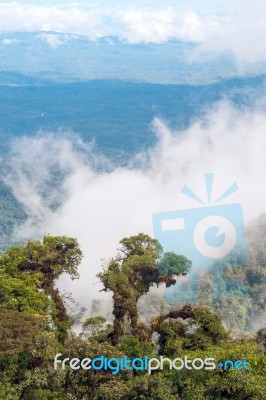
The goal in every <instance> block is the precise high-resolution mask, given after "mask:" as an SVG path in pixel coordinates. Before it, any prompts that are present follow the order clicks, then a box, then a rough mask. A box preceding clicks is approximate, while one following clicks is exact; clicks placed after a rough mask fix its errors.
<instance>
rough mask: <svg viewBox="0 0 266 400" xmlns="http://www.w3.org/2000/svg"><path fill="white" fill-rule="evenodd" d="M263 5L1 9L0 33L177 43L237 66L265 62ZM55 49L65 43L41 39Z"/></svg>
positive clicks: (258, 2)
mask: <svg viewBox="0 0 266 400" xmlns="http://www.w3.org/2000/svg"><path fill="white" fill-rule="evenodd" d="M265 12H266V3H265V1H263V0H256V1H253V2H252V3H251V2H250V1H243V0H241V1H239V0H233V1H230V2H229V1H227V0H220V1H217V2H215V4H214V5H213V6H211V5H210V2H200V3H199V2H196V1H190V2H186V3H184V4H182V2H181V3H178V4H176V2H173V1H168V2H166V3H165V2H164V3H163V2H160V1H157V2H153V3H152V5H151V2H146V3H145V2H144V3H143V4H139V3H138V2H136V3H135V5H134V6H132V4H130V3H129V2H124V3H123V4H120V3H115V4H113V3H112V2H110V1H109V2H108V1H105V2H104V3H103V4H102V5H101V6H99V5H95V4H94V5H93V4H90V5H86V4H84V3H83V2H80V3H79V2H75V3H72V2H66V3H65V4H63V5H62V3H58V2H55V3H53V4H49V3H42V2H38V3H37V2H36V4H35V3H34V2H33V3H32V2H31V3H27V2H25V3H23V2H20V3H18V2H7V3H6V2H5V3H3V2H2V3H0V26H1V32H7V33H8V32H32V31H44V32H61V33H66V34H68V33H70V34H75V35H83V36H86V37H88V38H89V39H91V40H97V39H98V38H101V37H105V36H118V37H119V38H120V39H121V40H123V41H126V42H128V43H131V44H138V43H143V42H145V43H163V42H166V41H167V40H171V39H176V40H181V41H185V42H194V43H197V44H198V48H197V51H196V52H195V53H194V57H202V55H204V59H206V54H208V55H212V56H213V55H216V54H221V53H228V52H229V53H230V54H233V55H234V56H235V57H236V60H237V61H238V62H239V63H240V66H241V63H243V62H244V63H247V64H249V63H254V62H265V61H266V42H265V40H263V38H264V37H265V36H266V25H265V18H264V16H265ZM46 41H47V43H48V44H49V45H50V46H52V47H54V48H56V47H58V46H60V45H62V44H64V43H65V41H64V40H60V39H59V38H57V37H56V36H51V33H50V35H49V36H46Z"/></svg>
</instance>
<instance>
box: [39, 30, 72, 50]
mask: <svg viewBox="0 0 266 400" xmlns="http://www.w3.org/2000/svg"><path fill="white" fill-rule="evenodd" d="M39 37H40V39H41V40H43V41H44V42H45V43H47V44H48V45H49V46H50V47H52V48H53V49H57V48H58V47H59V46H62V45H64V44H66V43H67V41H68V39H69V37H68V35H64V36H63V35H60V36H59V35H56V34H53V33H42V34H40V35H39Z"/></svg>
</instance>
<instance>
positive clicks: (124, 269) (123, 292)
mask: <svg viewBox="0 0 266 400" xmlns="http://www.w3.org/2000/svg"><path fill="white" fill-rule="evenodd" d="M120 244H121V247H120V250H119V253H118V255H117V257H116V258H115V259H111V260H110V261H109V262H108V264H107V267H106V268H105V269H104V270H103V272H101V273H99V274H98V277H99V278H100V279H101V281H102V283H103V285H104V289H103V290H105V291H107V290H111V291H112V292H113V300H114V310H113V314H114V317H115V320H114V330H113V332H112V333H111V335H110V337H111V341H112V343H113V345H116V344H117V343H118V340H119V338H120V337H121V336H122V335H123V333H124V332H123V322H124V321H125V318H126V317H127V318H128V319H129V320H130V323H131V328H132V333H133V334H136V335H141V336H142V337H143V338H148V337H149V331H148V330H147V329H145V326H144V325H143V324H142V323H141V322H139V315H138V308H137V303H138V300H139V298H140V297H141V296H143V295H144V294H146V293H148V291H149V289H150V287H151V286H152V285H153V284H156V285H157V286H158V285H159V283H161V282H164V283H165V284H166V286H171V285H174V284H175V283H176V280H175V279H174V275H180V274H186V273H187V272H188V271H189V269H190V266H191V262H190V261H188V260H187V259H186V258H185V257H184V258H182V259H181V258H180V256H178V255H175V254H174V253H171V254H169V253H166V254H163V249H162V246H161V245H160V243H159V242H158V241H157V240H155V239H152V238H151V237H150V236H148V235H145V234H144V233H139V234H138V235H137V236H131V237H129V238H124V239H122V240H121V241H120ZM160 265H162V267H160Z"/></svg>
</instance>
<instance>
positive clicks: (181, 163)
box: [1, 99, 266, 310]
mask: <svg viewBox="0 0 266 400" xmlns="http://www.w3.org/2000/svg"><path fill="white" fill-rule="evenodd" d="M152 124H153V130H154V134H155V135H157V144H156V145H155V146H154V147H152V148H149V149H147V150H146V151H144V152H141V153H139V154H136V155H134V156H132V158H131V159H129V160H128V162H127V165H126V166H120V165H117V164H116V163H115V161H111V160H108V159H106V158H105V157H104V155H103V154H100V153H99V152H96V150H95V146H94V145H93V143H90V144H86V143H84V142H83V141H82V140H81V139H80V138H79V137H78V136H72V137H71V138H70V137H69V135H67V134H66V135H63V134H61V136H59V135H56V134H54V133H51V132H40V133H39V134H38V135H37V136H35V137H23V138H20V139H16V140H14V141H13V142H12V144H11V148H10V156H9V160H8V163H7V164H8V165H7V167H6V168H5V169H4V170H2V173H1V175H2V179H3V180H4V181H5V183H6V184H7V185H8V186H9V187H10V188H11V189H12V192H13V194H14V196H15V197H16V198H17V199H18V200H19V201H20V202H21V203H22V204H23V206H24V208H25V210H26V212H27V215H28V219H27V221H26V222H25V224H23V225H21V226H19V227H18V228H17V229H16V230H15V232H14V237H15V238H19V239H25V240H26V239H33V238H38V239H41V238H42V237H43V235H47V234H51V235H67V236H71V237H75V238H77V239H78V241H79V243H80V246H81V249H82V250H83V252H84V260H83V262H82V264H81V266H80V279H79V280H78V281H71V280H70V279H69V278H68V277H67V276H64V277H62V278H60V280H59V282H58V286H59V288H60V289H61V290H66V291H68V292H71V293H72V295H73V297H74V299H75V300H76V301H78V302H79V303H80V305H82V306H84V307H86V308H87V309H88V310H90V304H91V300H92V299H98V298H104V296H106V294H104V293H103V292H101V293H99V290H100V289H102V286H101V283H100V282H99V280H98V279H97V278H96V274H97V273H98V272H99V271H100V270H101V266H102V264H103V260H108V259H109V258H111V257H113V256H115V254H116V251H117V248H118V247H119V241H120V240H121V239H122V238H124V237H126V236H131V235H135V234H137V233H139V232H145V233H147V234H149V235H151V236H153V226H152V215H153V213H157V212H161V211H171V210H179V209H185V208H195V207H200V205H199V204H198V203H197V202H195V201H194V200H192V199H189V198H188V197H186V196H184V195H183V194H182V193H181V189H182V187H183V186H184V185H187V186H189V187H190V188H191V189H192V190H193V191H194V192H195V193H197V195H198V196H199V197H200V198H202V199H203V201H204V203H206V204H207V194H206V192H205V183H204V174H205V173H208V172H212V173H214V174H215V179H214V186H213V193H212V199H211V200H212V201H214V200H215V199H217V198H218V197H219V196H220V195H221V194H222V193H223V192H224V191H225V190H226V189H227V188H228V187H229V186H230V185H231V184H232V183H234V182H236V183H237V185H238V187H239V190H238V191H237V192H236V193H234V194H232V195H231V196H230V197H228V198H227V199H225V200H224V204H230V203H241V204H242V207H243V213H244V219H245V223H246V224H247V223H248V221H250V220H251V219H253V218H256V217H258V216H259V215H260V214H262V213H263V212H265V211H266V191H265V189H264V185H265V182H266V166H265V152H266V113H265V99H263V100H260V102H259V103H258V104H257V105H256V107H254V108H252V109H251V108H242V109H239V108H236V107H235V106H234V105H232V104H231V103H230V102H229V101H226V100H224V101H222V102H219V103H217V104H216V105H215V106H213V107H212V108H211V109H209V110H207V111H206V114H205V116H204V117H202V118H201V119H200V120H197V121H194V123H193V124H191V125H190V126H189V127H188V128H187V129H186V130H184V131H173V130H171V129H170V128H169V127H168V126H167V124H166V123H165V122H164V121H163V120H160V119H155V120H154V121H153V122H152Z"/></svg>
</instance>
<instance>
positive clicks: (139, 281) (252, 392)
mask: <svg viewBox="0 0 266 400" xmlns="http://www.w3.org/2000/svg"><path fill="white" fill-rule="evenodd" d="M81 258H82V253H81V250H80V249H79V246H78V243H77V241H76V240H75V239H72V238H67V237H63V236H62V237H53V236H46V237H45V238H44V239H43V241H42V242H39V241H30V242H28V243H27V244H26V245H25V246H17V247H12V248H10V249H9V250H8V251H6V252H5V253H3V254H2V255H1V256H0V275H1V280H0V398H1V399H6V400H29V399H30V400H65V399H69V400H86V399H87V400H115V399H121V400H128V399H129V400H130V399H131V400H140V399H151V400H175V399H183V400H216V399H217V400H218V399H239V400H252V399H254V400H264V399H265V398H266V363H265V348H266V332H265V328H263V329H260V330H259V331H258V333H257V335H250V336H245V337H239V338H237V339H232V338H231V337H230V333H229V332H228V331H227V330H226V329H225V327H224V325H223V323H222V319H221V317H219V316H218V315H216V314H214V313H213V312H212V311H211V310H210V309H209V308H207V307H206V306H205V307H203V306H202V305H193V304H183V305H180V306H178V307H176V308H175V309H172V310H163V309H161V310H159V309H157V311H158V310H159V311H160V312H158V313H157V315H154V317H153V318H151V320H147V318H144V319H141V315H142V314H141V313H140V307H139V305H140V304H141V301H142V299H143V298H146V297H147V294H148V292H149V290H150V287H151V286H152V285H159V284H160V285H165V286H166V285H170V286H173V285H174V284H175V280H176V276H178V275H180V274H186V272H187V271H188V270H189V267H190V263H189V261H188V260H186V259H185V258H184V257H182V256H178V255H173V254H170V255H169V253H168V254H167V253H166V254H163V252H162V248H161V246H160V244H159V243H158V242H157V241H155V240H154V239H152V238H150V237H149V236H147V235H144V234H139V235H137V236H132V237H130V238H125V239H123V240H122V241H121V248H120V251H119V253H118V255H117V256H116V258H114V259H112V260H109V261H108V262H107V263H106V265H105V267H104V269H103V271H102V272H101V273H100V274H99V277H100V279H101V281H102V283H103V290H109V291H111V292H112V293H113V300H114V301H113V316H114V321H113V322H112V320H106V319H105V318H104V317H103V316H102V315H100V313H99V314H98V315H95V316H91V317H90V318H87V319H86V320H85V321H83V322H82V328H81V329H82V330H81V332H80V333H79V334H77V333H74V332H73V330H71V324H72V323H73V320H72V318H71V317H70V315H69V312H68V311H67V308H66V305H65V303H64V299H63V298H62V296H61V294H60V292H59V291H58V290H57V289H56V286H55V283H56V279H58V278H59V277H60V275H61V274H62V273H68V274H70V276H71V277H72V278H73V279H74V278H77V277H78V270H77V266H78V264H79V263H80V261H81ZM256 271H257V270H256V269H255V270H253V269H252V267H251V266H247V267H246V269H245V276H249V278H250V282H253V283H254V282H256V281H257V278H258V277H260V276H261V274H260V271H257V272H256ZM230 273H234V272H233V270H232V271H231V272H230ZM243 274H244V273H243ZM257 274H258V275H257ZM243 276H244V275H243ZM254 284H255V283H254ZM94 305H95V311H100V310H99V309H97V302H96V301H95V302H94ZM117 322H118V324H117ZM117 326H118V328H119V329H118V328H117ZM114 337H115V340H114ZM57 353H61V354H62V357H61V358H65V357H70V358H75V357H77V358H80V359H82V358H84V357H90V358H91V359H92V358H94V357H100V356H106V357H108V358H111V357H117V358H120V357H123V356H124V355H126V356H128V357H129V358H135V357H141V358H143V357H144V356H148V357H150V358H152V357H160V356H163V357H169V358H170V359H174V358H184V357H188V358H190V359H194V358H202V359H205V358H208V357H213V358H215V360H217V362H219V361H224V360H226V359H231V360H234V361H236V360H239V359H241V360H242V359H243V360H244V359H245V360H248V362H249V363H250V370H247V369H243V370H236V369H234V370H232V368H228V369H226V370H223V369H221V368H216V369H214V370H211V371H210V370H205V369H201V370H196V369H193V370H188V369H185V368H183V369H181V370H174V369H173V370H169V369H168V368H165V369H163V370H160V369H159V370H156V371H153V372H152V373H151V375H149V374H148V373H147V371H141V370H135V371H130V370H128V371H126V370H124V371H120V372H119V373H118V374H116V375H113V374H112V373H111V371H110V370H82V369H80V370H71V369H70V368H69V366H66V368H65V369H61V368H57V369H54V363H53V361H54V357H55V355H56V354H57Z"/></svg>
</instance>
